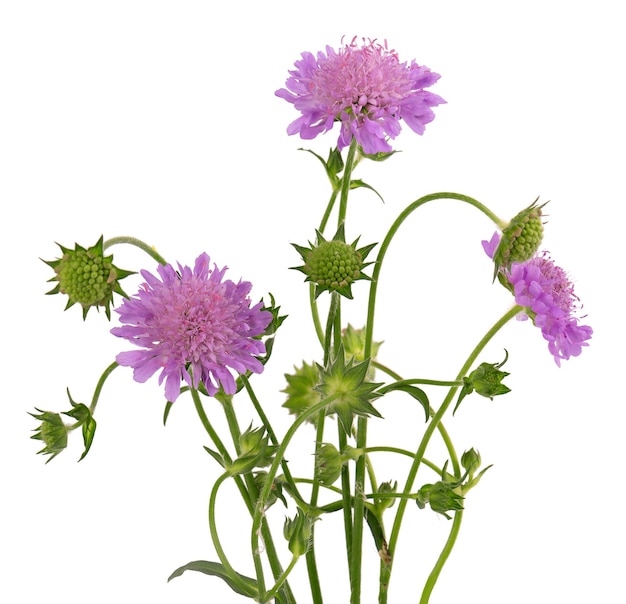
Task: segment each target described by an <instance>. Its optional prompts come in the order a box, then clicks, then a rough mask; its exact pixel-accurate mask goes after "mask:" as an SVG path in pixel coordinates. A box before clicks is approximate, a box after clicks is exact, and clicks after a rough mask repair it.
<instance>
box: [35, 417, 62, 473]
mask: <svg viewBox="0 0 626 604" xmlns="http://www.w3.org/2000/svg"><path fill="white" fill-rule="evenodd" d="M36 411H39V413H29V415H32V416H33V417H34V418H35V419H37V420H40V421H41V425H40V426H39V428H35V432H36V434H33V435H32V436H31V438H33V439H35V440H41V441H42V442H43V443H44V445H45V446H44V448H43V449H41V451H37V453H38V454H39V453H41V454H42V455H50V456H51V457H50V458H48V459H47V460H46V463H48V462H49V461H52V460H53V459H54V458H55V457H56V456H57V455H58V454H59V453H60V452H61V451H63V450H64V449H65V448H66V447H67V435H68V427H67V426H66V425H65V424H64V423H63V420H62V419H61V416H60V415H59V414H58V413H53V412H51V411H42V410H41V409H36Z"/></svg>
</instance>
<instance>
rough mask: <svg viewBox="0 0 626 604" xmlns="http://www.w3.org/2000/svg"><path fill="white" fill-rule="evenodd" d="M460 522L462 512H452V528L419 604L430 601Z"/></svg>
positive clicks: (457, 532)
mask: <svg viewBox="0 0 626 604" xmlns="http://www.w3.org/2000/svg"><path fill="white" fill-rule="evenodd" d="M461 520H463V510H457V511H456V512H454V520H453V521H452V528H451V529H450V534H449V535H448V539H447V541H446V543H445V545H444V547H443V550H441V554H439V558H437V562H436V563H435V566H434V567H433V570H432V571H431V573H430V575H429V576H428V579H427V580H426V584H425V585H424V589H423V591H422V597H421V598H420V604H428V601H429V600H430V594H431V593H432V591H433V589H434V587H435V584H436V583H437V579H438V578H439V574H440V573H441V570H442V569H443V566H444V564H445V563H446V561H447V559H448V557H449V556H450V552H452V548H453V547H454V544H455V543H456V538H457V537H458V535H459V531H460V530H461Z"/></svg>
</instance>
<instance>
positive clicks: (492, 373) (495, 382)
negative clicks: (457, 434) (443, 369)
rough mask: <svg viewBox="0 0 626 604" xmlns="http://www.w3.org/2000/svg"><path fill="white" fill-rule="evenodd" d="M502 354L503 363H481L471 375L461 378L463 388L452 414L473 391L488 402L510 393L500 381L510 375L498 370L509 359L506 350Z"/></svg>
mask: <svg viewBox="0 0 626 604" xmlns="http://www.w3.org/2000/svg"><path fill="white" fill-rule="evenodd" d="M504 353H505V356H504V360H503V361H500V362H499V363H481V364H480V365H479V366H478V367H477V368H476V369H474V371H472V373H470V374H469V375H468V376H467V377H464V378H463V388H462V389H461V393H460V394H459V399H458V400H457V402H456V406H455V407H454V411H453V414H454V413H455V412H456V410H457V409H458V407H459V405H460V404H461V401H462V400H463V399H464V398H465V397H466V396H467V395H468V394H472V392H474V391H476V392H477V393H478V394H480V395H481V396H484V397H486V398H488V399H490V400H493V397H494V396H498V395H500V394H506V393H507V392H511V389H510V388H509V387H508V386H506V385H505V384H503V383H502V380H503V379H504V378H505V377H507V376H508V375H510V374H509V373H507V372H506V371H501V370H500V368H501V367H502V366H503V365H504V364H505V363H506V362H507V360H508V358H509V353H508V352H507V351H506V350H505V351H504Z"/></svg>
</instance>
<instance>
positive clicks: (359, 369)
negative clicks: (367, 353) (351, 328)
mask: <svg viewBox="0 0 626 604" xmlns="http://www.w3.org/2000/svg"><path fill="white" fill-rule="evenodd" d="M368 368H369V360H366V361H363V362H362V363H355V361H354V358H351V359H350V360H349V361H347V362H346V358H345V353H344V349H343V345H341V346H340V347H339V351H338V352H337V357H336V358H335V359H334V360H333V361H332V362H331V363H330V365H329V366H328V367H327V368H325V369H324V368H321V367H320V377H321V383H320V385H319V386H318V390H319V391H320V392H321V393H322V394H323V395H324V397H331V396H332V397H334V398H333V400H332V401H331V402H330V403H329V404H328V406H327V407H326V415H332V414H335V413H336V414H337V417H338V419H339V422H340V424H341V427H342V429H343V430H344V432H345V433H346V434H347V435H349V434H351V431H352V420H353V417H354V415H358V416H360V417H369V416H371V415H373V416H375V417H382V416H381V415H380V413H379V412H378V411H377V410H376V408H375V407H374V406H373V405H372V404H371V401H373V400H375V399H376V398H378V397H379V396H381V395H380V393H379V392H376V389H377V388H378V387H379V386H380V385H381V384H377V383H373V382H370V381H368V380H367V372H368Z"/></svg>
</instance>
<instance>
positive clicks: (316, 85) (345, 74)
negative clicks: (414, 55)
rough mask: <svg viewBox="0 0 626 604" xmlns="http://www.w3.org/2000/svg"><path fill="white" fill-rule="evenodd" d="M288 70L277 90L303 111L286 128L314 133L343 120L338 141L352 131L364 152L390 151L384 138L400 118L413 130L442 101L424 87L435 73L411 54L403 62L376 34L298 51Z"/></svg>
mask: <svg viewBox="0 0 626 604" xmlns="http://www.w3.org/2000/svg"><path fill="white" fill-rule="evenodd" d="M295 67H296V68H295V69H294V70H291V71H289V74H290V77H289V78H288V79H287V81H286V82H285V86H286V88H281V89H280V90H277V91H276V96H278V97H280V98H282V99H285V100H286V101H288V102H289V103H293V105H294V107H295V108H296V109H297V110H298V111H300V112H301V113H302V115H301V117H299V118H298V119H297V120H295V121H294V122H292V123H291V124H290V125H289V127H288V128H287V133H288V134H296V133H299V134H300V137H301V138H303V139H312V138H315V137H316V136H317V135H318V134H321V133H323V132H327V131H328V130H331V129H332V127H333V125H334V122H335V121H340V122H341V131H340V133H339V139H338V141H337V146H338V148H339V150H340V151H341V149H343V148H344V147H346V146H348V145H349V144H350V142H351V140H352V137H353V136H354V137H355V138H356V141H357V142H358V144H359V145H361V148H362V149H363V152H364V153H366V154H368V155H373V154H375V153H379V152H389V151H391V150H392V149H391V146H390V145H389V143H388V142H387V139H388V138H392V139H393V138H395V137H396V136H397V135H398V134H399V133H400V130H401V126H400V120H401V119H402V120H404V121H405V122H406V124H407V125H408V126H409V128H411V129H412V130H413V131H414V132H417V134H423V133H424V126H425V125H426V124H428V123H429V122H431V121H432V120H433V119H434V118H435V114H434V113H433V110H432V107H436V106H437V105H440V104H442V103H445V101H444V100H443V99H442V98H441V97H440V96H438V95H436V94H433V93H432V92H429V91H427V90H424V89H425V88H428V87H429V86H432V85H433V84H434V83H435V82H436V81H437V80H438V79H439V77H440V76H439V74H436V73H434V72H432V71H430V69H428V68H427V67H423V66H420V65H418V64H417V63H416V62H415V61H414V60H413V61H411V63H410V64H408V63H406V62H405V63H401V62H400V61H399V59H398V55H397V54H396V52H395V51H393V50H388V49H387V44H386V42H385V44H384V45H381V44H378V43H377V42H376V41H375V40H370V41H366V40H363V42H362V44H358V43H356V37H355V38H353V40H352V42H351V43H350V44H346V45H345V46H343V47H342V48H340V49H339V50H337V51H335V50H334V49H333V48H331V47H330V46H327V47H326V53H324V52H321V51H320V52H318V53H317V56H314V55H313V54H312V53H310V52H304V53H302V59H301V60H300V61H296V63H295Z"/></svg>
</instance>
